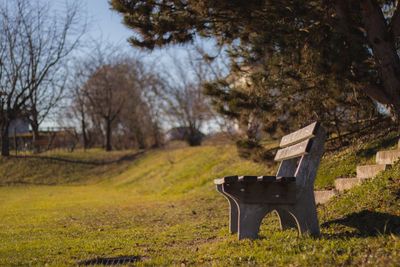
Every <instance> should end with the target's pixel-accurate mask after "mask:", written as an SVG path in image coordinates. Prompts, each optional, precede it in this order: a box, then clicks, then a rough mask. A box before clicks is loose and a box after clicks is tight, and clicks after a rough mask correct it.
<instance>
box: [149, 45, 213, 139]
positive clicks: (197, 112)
mask: <svg viewBox="0 0 400 267" xmlns="http://www.w3.org/2000/svg"><path fill="white" fill-rule="evenodd" d="M170 58H171V60H170V62H171V64H169V66H168V67H167V66H164V70H162V71H159V72H160V73H161V77H162V85H161V86H160V87H158V91H157V92H156V93H157V95H158V96H159V98H160V101H159V103H160V106H161V108H162V113H163V114H164V115H165V117H166V118H167V119H168V120H169V122H170V125H173V126H175V127H179V128H180V129H181V130H182V131H184V134H183V135H184V138H185V140H186V142H187V143H188V144H189V145H190V146H198V145H201V143H202V139H203V135H202V134H201V130H202V128H203V127H204V126H205V124H206V123H207V122H210V120H211V119H213V118H214V114H213V112H212V109H211V103H210V99H209V98H208V97H207V96H205V95H204V94H203V85H204V84H205V83H206V82H207V81H209V80H214V79H216V78H217V77H219V76H220V75H221V72H220V71H219V69H218V68H217V66H216V64H215V63H217V62H213V63H210V64H207V63H206V62H205V61H204V59H203V57H202V53H201V49H200V47H197V50H196V49H192V50H190V49H187V50H185V53H182V55H181V56H180V58H179V59H178V57H176V56H170Z"/></svg>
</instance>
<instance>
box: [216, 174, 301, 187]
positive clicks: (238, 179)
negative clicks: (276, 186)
mask: <svg viewBox="0 0 400 267" xmlns="http://www.w3.org/2000/svg"><path fill="white" fill-rule="evenodd" d="M255 182H262V183H291V182H296V177H280V176H252V175H245V176H237V175H234V176H225V177H223V178H219V179H215V180H214V184H216V185H218V184H231V183H255Z"/></svg>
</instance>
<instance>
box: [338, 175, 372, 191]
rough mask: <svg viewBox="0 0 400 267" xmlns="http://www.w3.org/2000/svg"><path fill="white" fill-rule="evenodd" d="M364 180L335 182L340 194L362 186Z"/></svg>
mask: <svg viewBox="0 0 400 267" xmlns="http://www.w3.org/2000/svg"><path fill="white" fill-rule="evenodd" d="M364 180H365V179H363V178H337V179H336V180H335V188H336V190H337V191H338V192H343V191H345V190H349V189H350V188H353V187H354V186H356V185H360V184H361V183H362V182H363V181H364Z"/></svg>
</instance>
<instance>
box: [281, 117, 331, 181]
mask: <svg viewBox="0 0 400 267" xmlns="http://www.w3.org/2000/svg"><path fill="white" fill-rule="evenodd" d="M325 139H326V131H325V129H324V128H323V127H322V126H321V125H320V124H319V123H318V122H314V123H312V124H310V125H308V126H306V127H304V128H302V129H300V130H298V131H295V132H293V133H291V134H288V135H285V136H284V137H282V139H281V142H280V144H279V146H280V147H281V149H279V150H278V151H277V153H276V155H275V161H280V162H281V163H280V166H279V169H278V173H277V174H276V176H277V177H296V183H297V185H300V186H306V185H312V187H313V185H314V180H315V176H316V174H317V170H318V166H319V163H320V160H321V157H322V155H323V153H324V143H325Z"/></svg>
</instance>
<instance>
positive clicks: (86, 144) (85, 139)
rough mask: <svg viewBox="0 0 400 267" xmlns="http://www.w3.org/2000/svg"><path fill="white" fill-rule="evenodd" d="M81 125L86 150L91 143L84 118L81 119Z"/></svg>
mask: <svg viewBox="0 0 400 267" xmlns="http://www.w3.org/2000/svg"><path fill="white" fill-rule="evenodd" d="M81 126H82V139H83V140H82V141H83V150H85V151H86V149H87V148H88V145H89V140H88V136H87V133H86V122H85V119H84V118H83V119H82V120H81Z"/></svg>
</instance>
